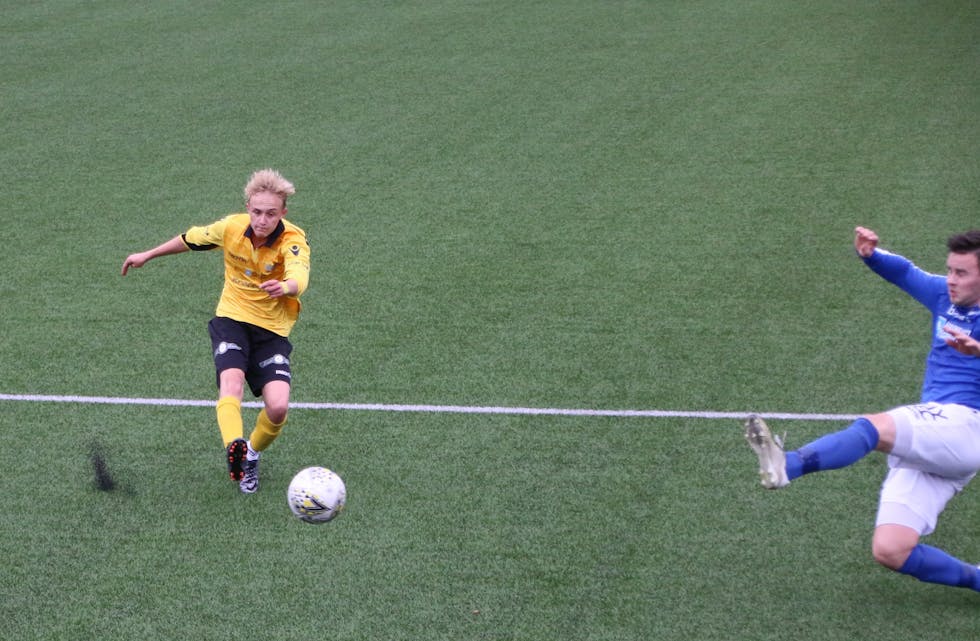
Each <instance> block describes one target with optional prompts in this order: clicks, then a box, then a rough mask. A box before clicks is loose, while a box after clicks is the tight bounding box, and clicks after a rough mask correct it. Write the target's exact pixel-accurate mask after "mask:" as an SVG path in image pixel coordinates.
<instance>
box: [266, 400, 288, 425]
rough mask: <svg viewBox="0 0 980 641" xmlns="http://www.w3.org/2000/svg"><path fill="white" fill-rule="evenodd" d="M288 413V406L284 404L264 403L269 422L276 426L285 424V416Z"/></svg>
mask: <svg viewBox="0 0 980 641" xmlns="http://www.w3.org/2000/svg"><path fill="white" fill-rule="evenodd" d="M288 413H289V406H288V404H287V403H286V402H272V403H270V402H266V405H265V414H266V416H268V417H269V420H270V421H272V422H273V423H275V424H276V425H281V424H282V423H285V422H286V416H287V414H288Z"/></svg>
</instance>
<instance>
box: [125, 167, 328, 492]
mask: <svg viewBox="0 0 980 641" xmlns="http://www.w3.org/2000/svg"><path fill="white" fill-rule="evenodd" d="M295 191H296V190H295V188H294V187H293V185H292V183H290V182H289V181H288V180H286V179H285V178H283V177H282V175H281V174H279V172H277V171H274V170H272V169H263V170H261V171H257V172H255V173H254V174H252V176H251V177H250V178H249V180H248V183H246V185H245V208H246V212H247V213H243V214H231V215H229V216H227V217H225V218H222V219H221V220H218V221H216V222H213V223H211V224H210V225H205V226H202V227H191V228H190V229H188V230H187V231H186V232H185V233H183V234H180V235H178V236H175V237H174V238H172V239H170V240H168V241H167V242H165V243H163V244H162V245H159V246H157V247H154V248H153V249H148V250H146V251H143V252H138V253H135V254H130V255H129V256H127V257H126V260H125V261H124V262H123V266H122V274H123V276H125V275H126V273H127V271H129V268H130V267H142V266H143V265H145V264H146V263H147V262H148V261H150V260H151V259H153V258H157V257H159V256H167V255H170V254H179V253H182V252H186V251H189V250H192V251H204V250H209V249H216V248H219V247H220V248H221V249H222V250H223V251H224V258H225V261H224V262H225V284H224V289H223V290H222V292H221V298H220V299H219V301H218V307H217V309H216V310H215V316H214V318H212V319H211V322H210V323H208V332H209V333H210V334H211V345H212V347H213V349H214V365H215V370H216V372H217V382H218V405H217V414H218V428H219V429H220V430H221V437H222V439H223V441H224V445H225V458H226V459H227V462H228V472H229V474H230V475H231V478H232V480H234V481H237V482H238V484H239V488H240V489H241V491H242V492H245V493H248V494H251V493H252V492H255V491H256V490H258V487H259V457H260V455H261V453H262V452H263V451H264V450H265V449H266V448H267V447H269V445H270V444H271V443H272V441H274V440H275V438H276V437H277V436H279V433H280V431H281V430H282V427H283V425H284V424H285V423H286V413H287V411H288V406H289V390H290V383H291V381H292V372H291V370H290V368H289V356H290V353H291V352H292V349H293V348H292V345H291V344H290V342H289V338H288V337H289V332H290V330H291V329H292V327H293V324H294V323H295V322H296V317H297V316H298V314H299V310H300V302H299V296H300V294H302V293H303V291H305V290H306V286H307V284H308V283H309V279H310V247H309V245H308V244H307V242H306V234H305V232H303V230H302V229H300V228H299V227H297V226H296V225H293V224H292V223H289V222H287V221H286V220H284V217H285V215H286V198H287V197H288V196H290V195H292V194H293V193H295ZM245 383H248V385H249V388H250V389H251V391H252V393H253V394H254V395H255V396H261V397H262V399H263V404H264V408H263V409H262V411H261V412H259V416H258V418H257V419H256V422H255V428H254V429H253V430H252V433H251V435H250V436H249V440H248V441H246V440H245V439H244V427H243V421H242V395H243V393H244V389H245Z"/></svg>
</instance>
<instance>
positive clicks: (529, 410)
mask: <svg viewBox="0 0 980 641" xmlns="http://www.w3.org/2000/svg"><path fill="white" fill-rule="evenodd" d="M0 401H21V402H28V403H80V404H86V405H157V406H164V407H213V406H214V404H215V401H209V400H192V399H176V398H128V397H118V396H58V395H51V394H3V393H0ZM242 405H243V406H244V407H261V406H262V403H260V402H255V401H246V402H244V403H242ZM289 407H290V408H291V409H304V410H352V411H368V412H424V413H434V414H522V415H529V416H599V417H614V418H704V419H733V420H740V419H744V418H745V417H746V416H748V415H749V414H752V413H755V414H758V415H759V416H761V417H763V418H769V419H783V420H797V421H849V420H854V419H855V418H857V416H858V415H856V414H795V413H791V412H714V411H708V410H700V411H699V410H603V409H568V408H559V407H481V406H470V405H398V404H386V403H301V402H293V403H290V404H289Z"/></svg>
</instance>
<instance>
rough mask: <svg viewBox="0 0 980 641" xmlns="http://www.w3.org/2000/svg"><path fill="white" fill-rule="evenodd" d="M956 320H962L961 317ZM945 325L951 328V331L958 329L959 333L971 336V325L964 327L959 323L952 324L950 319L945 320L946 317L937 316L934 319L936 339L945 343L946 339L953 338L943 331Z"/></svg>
mask: <svg viewBox="0 0 980 641" xmlns="http://www.w3.org/2000/svg"><path fill="white" fill-rule="evenodd" d="M956 320H962V317H956ZM947 325H948V326H949V327H952V328H953V329H958V330H960V331H961V332H964V333H966V334H972V333H973V325H969V326H964V325H962V324H961V323H956V322H954V321H953V320H952V319H950V318H947V317H946V316H937V317H936V338H938V339H939V340H941V341H945V340H947V339H950V338H953V336H952V335H951V334H950V333H949V332H947V331H946V329H945V328H946V326H947Z"/></svg>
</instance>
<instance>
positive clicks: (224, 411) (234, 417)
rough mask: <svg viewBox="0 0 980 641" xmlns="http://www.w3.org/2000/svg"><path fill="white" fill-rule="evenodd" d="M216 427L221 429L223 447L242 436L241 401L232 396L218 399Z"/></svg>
mask: <svg viewBox="0 0 980 641" xmlns="http://www.w3.org/2000/svg"><path fill="white" fill-rule="evenodd" d="M218 429H219V430H221V440H223V441H224V442H225V447H228V444H229V443H231V442H232V441H234V440H235V439H236V438H242V435H243V434H244V433H245V429H244V427H242V402H241V400H239V399H237V398H235V397H234V396H224V397H222V398H219V399H218Z"/></svg>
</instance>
